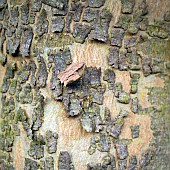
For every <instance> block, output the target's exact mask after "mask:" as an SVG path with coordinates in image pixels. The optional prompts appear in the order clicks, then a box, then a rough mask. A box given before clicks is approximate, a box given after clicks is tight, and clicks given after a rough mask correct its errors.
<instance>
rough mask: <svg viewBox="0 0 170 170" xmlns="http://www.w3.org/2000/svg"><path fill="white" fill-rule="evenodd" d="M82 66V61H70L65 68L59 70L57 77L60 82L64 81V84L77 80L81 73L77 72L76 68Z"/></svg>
mask: <svg viewBox="0 0 170 170" xmlns="http://www.w3.org/2000/svg"><path fill="white" fill-rule="evenodd" d="M83 66H84V63H83V62H81V63H72V64H71V65H69V66H68V67H67V68H66V70H64V71H62V72H60V73H59V74H58V78H59V79H60V81H61V83H64V86H66V85H67V84H69V83H71V82H74V81H76V80H78V79H79V78H80V77H81V75H80V74H79V72H78V70H79V69H81V68H82V67H83Z"/></svg>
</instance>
